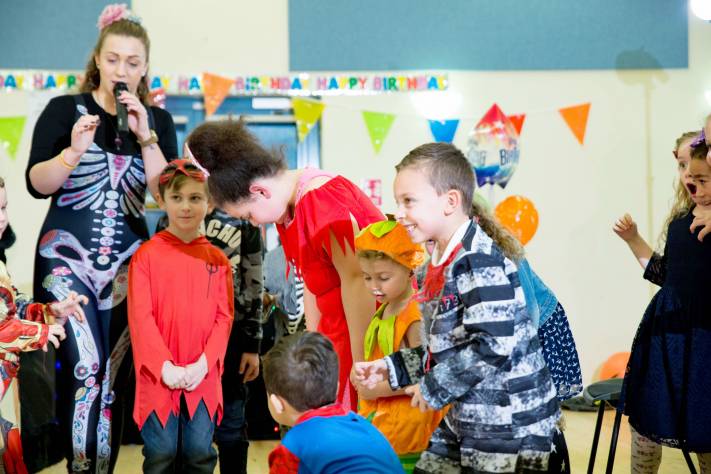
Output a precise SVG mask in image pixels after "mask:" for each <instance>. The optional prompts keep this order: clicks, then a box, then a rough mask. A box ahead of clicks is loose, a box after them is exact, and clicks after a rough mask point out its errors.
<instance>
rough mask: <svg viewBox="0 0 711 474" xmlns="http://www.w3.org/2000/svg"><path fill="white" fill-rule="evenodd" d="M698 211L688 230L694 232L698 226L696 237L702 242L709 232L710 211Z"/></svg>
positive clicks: (710, 230) (710, 226) (710, 223)
mask: <svg viewBox="0 0 711 474" xmlns="http://www.w3.org/2000/svg"><path fill="white" fill-rule="evenodd" d="M709 155H710V156H711V151H710V152H709ZM698 212H699V215H698V216H695V217H694V220H693V222H692V223H691V227H690V229H689V230H691V232H692V233H694V232H696V229H698V228H700V229H701V230H700V231H699V235H697V236H696V238H697V239H699V242H703V240H704V237H706V236H707V235H708V234H709V232H711V212H710V211H702V210H700V209H699V211H698Z"/></svg>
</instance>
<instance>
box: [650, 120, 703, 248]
mask: <svg viewBox="0 0 711 474" xmlns="http://www.w3.org/2000/svg"><path fill="white" fill-rule="evenodd" d="M698 136H699V132H685V133H682V134H681V136H680V137H679V138H677V139H676V144H675V146H674V155H676V154H677V153H679V150H680V149H681V147H682V146H683V145H684V144H685V143H687V142H689V141H691V140H694V139H695V138H696V137H698ZM693 206H694V201H692V200H691V196H690V195H689V191H688V190H687V189H686V187H685V186H684V185H683V184H682V183H681V180H680V179H677V180H675V182H674V203H673V204H672V207H671V210H670V211H669V215H667V218H666V219H665V220H664V226H663V227H662V232H661V233H660V234H659V239H658V242H657V247H658V249H659V250H660V251H663V250H664V244H665V243H666V241H667V230H668V229H669V224H671V222H672V221H673V220H674V219H678V218H680V217H682V216H685V215H686V214H688V213H689V211H690V210H691V208H692V207H693Z"/></svg>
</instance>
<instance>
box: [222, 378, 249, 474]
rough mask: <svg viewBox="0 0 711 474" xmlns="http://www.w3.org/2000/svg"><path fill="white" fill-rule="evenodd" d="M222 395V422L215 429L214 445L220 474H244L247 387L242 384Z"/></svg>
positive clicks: (245, 465)
mask: <svg viewBox="0 0 711 474" xmlns="http://www.w3.org/2000/svg"><path fill="white" fill-rule="evenodd" d="M224 377H225V376H223V380H224ZM238 377H240V378H241V377H242V376H241V375H238ZM223 394H224V395H225V398H224V411H223V414H222V420H221V421H220V424H219V425H218V426H217V428H216V429H215V443H216V444H217V449H218V450H219V459H220V472H225V473H228V472H229V473H231V474H246V472H247V450H248V449H249V441H248V439H247V423H246V418H245V405H246V403H247V394H248V391H247V386H246V385H243V384H242V385H241V386H238V387H236V388H235V390H232V391H231V392H230V393H226V391H225V390H223Z"/></svg>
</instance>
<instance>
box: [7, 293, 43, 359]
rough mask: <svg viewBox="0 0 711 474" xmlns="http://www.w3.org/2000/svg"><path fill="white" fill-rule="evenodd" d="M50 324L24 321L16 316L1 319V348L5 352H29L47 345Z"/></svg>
mask: <svg viewBox="0 0 711 474" xmlns="http://www.w3.org/2000/svg"><path fill="white" fill-rule="evenodd" d="M0 301H1V300H0ZM48 338H49V326H48V325H46V324H42V323H38V322H34V321H24V320H21V319H16V318H14V317H9V318H6V319H4V320H2V321H0V350H2V351H5V352H13V353H18V352H27V351H34V350H37V349H41V348H43V347H45V346H46V345H47V340H48Z"/></svg>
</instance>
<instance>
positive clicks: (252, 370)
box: [239, 352, 259, 383]
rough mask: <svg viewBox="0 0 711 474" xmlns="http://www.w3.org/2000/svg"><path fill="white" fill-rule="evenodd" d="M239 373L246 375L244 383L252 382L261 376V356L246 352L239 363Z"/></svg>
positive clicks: (243, 379)
mask: <svg viewBox="0 0 711 474" xmlns="http://www.w3.org/2000/svg"><path fill="white" fill-rule="evenodd" d="M239 373H240V374H244V377H243V378H242V382H245V383H246V382H251V381H252V380H254V379H256V378H257V377H258V376H259V354H256V353H253V352H245V353H244V354H242V359H241V360H240V362H239Z"/></svg>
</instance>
